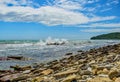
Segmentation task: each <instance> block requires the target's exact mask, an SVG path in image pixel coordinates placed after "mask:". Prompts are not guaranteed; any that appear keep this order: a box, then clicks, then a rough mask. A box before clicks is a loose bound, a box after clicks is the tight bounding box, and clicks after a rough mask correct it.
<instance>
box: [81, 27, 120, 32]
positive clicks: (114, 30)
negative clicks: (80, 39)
mask: <svg viewBox="0 0 120 82" xmlns="http://www.w3.org/2000/svg"><path fill="white" fill-rule="evenodd" d="M80 31H81V32H120V28H115V29H84V30H80Z"/></svg>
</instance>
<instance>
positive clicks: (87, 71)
mask: <svg viewBox="0 0 120 82" xmlns="http://www.w3.org/2000/svg"><path fill="white" fill-rule="evenodd" d="M80 74H81V75H91V74H92V72H91V71H89V70H81V73H80Z"/></svg>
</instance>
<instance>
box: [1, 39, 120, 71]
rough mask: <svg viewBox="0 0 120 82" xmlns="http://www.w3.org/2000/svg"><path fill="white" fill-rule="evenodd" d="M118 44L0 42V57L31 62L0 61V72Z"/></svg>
mask: <svg viewBox="0 0 120 82" xmlns="http://www.w3.org/2000/svg"><path fill="white" fill-rule="evenodd" d="M62 42H64V44H63V45H48V43H49V44H50V43H62ZM117 43H120V41H119V40H65V39H62V40H60V39H50V38H49V39H47V40H1V41H0V57H7V56H24V57H29V58H31V59H32V60H29V61H15V60H9V61H0V70H2V69H9V67H10V66H13V65H31V64H33V63H38V62H39V63H46V62H49V61H52V60H55V59H61V58H64V57H66V56H65V54H66V53H68V52H73V54H76V53H77V51H78V50H84V51H86V50H89V49H92V48H98V47H102V46H106V45H113V44H117Z"/></svg>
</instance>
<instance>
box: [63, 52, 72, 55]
mask: <svg viewBox="0 0 120 82" xmlns="http://www.w3.org/2000/svg"><path fill="white" fill-rule="evenodd" d="M72 54H73V53H72V52H69V53H66V54H65V55H66V56H69V55H72Z"/></svg>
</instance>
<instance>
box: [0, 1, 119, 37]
mask: <svg viewBox="0 0 120 82" xmlns="http://www.w3.org/2000/svg"><path fill="white" fill-rule="evenodd" d="M110 32H120V1H119V0H0V39H45V38H47V37H49V36H51V37H54V38H67V39H89V38H90V37H92V36H95V35H99V34H104V33H110Z"/></svg>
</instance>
